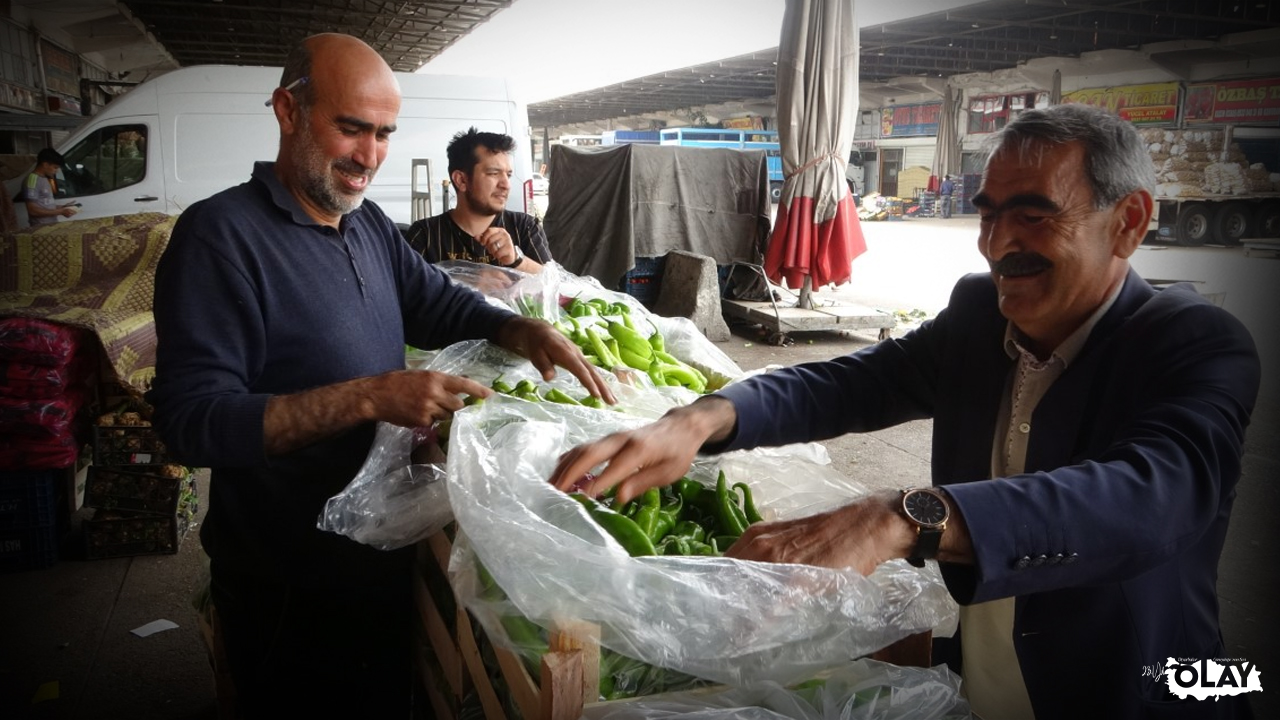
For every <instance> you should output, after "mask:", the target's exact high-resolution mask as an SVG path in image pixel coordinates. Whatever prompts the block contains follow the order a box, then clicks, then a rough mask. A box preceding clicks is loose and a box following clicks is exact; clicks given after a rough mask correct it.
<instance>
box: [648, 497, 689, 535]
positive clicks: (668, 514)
mask: <svg viewBox="0 0 1280 720" xmlns="http://www.w3.org/2000/svg"><path fill="white" fill-rule="evenodd" d="M682 509H684V500H682V499H681V498H680V496H679V495H676V494H674V493H670V494H664V495H661V504H660V505H659V506H658V524H657V527H656V528H655V529H654V531H653V533H654V534H653V539H654V541H655V542H656V541H657V540H661V539H662V538H664V537H666V535H667V534H668V533H670V532H671V531H672V530H673V529H675V526H676V523H678V522H680V511H681V510H682Z"/></svg>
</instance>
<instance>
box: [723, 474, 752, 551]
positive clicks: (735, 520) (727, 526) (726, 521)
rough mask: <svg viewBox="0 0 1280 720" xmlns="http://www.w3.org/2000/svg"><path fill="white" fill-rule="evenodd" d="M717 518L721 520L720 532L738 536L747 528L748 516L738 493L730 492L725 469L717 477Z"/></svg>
mask: <svg viewBox="0 0 1280 720" xmlns="http://www.w3.org/2000/svg"><path fill="white" fill-rule="evenodd" d="M716 519H718V520H719V521H720V534H722V535H730V536H733V537H738V536H740V535H742V533H743V532H745V531H746V529H747V516H746V515H744V514H743V512H742V508H741V507H739V506H738V494H737V493H736V492H735V493H730V492H729V483H728V481H726V480H725V477H724V471H723V470H721V471H720V476H719V477H718V478H717V479H716Z"/></svg>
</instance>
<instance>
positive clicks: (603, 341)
mask: <svg viewBox="0 0 1280 720" xmlns="http://www.w3.org/2000/svg"><path fill="white" fill-rule="evenodd" d="M565 311H566V313H567V314H568V320H567V321H561V322H557V323H555V326H556V328H557V329H559V330H560V332H562V333H564V334H565V336H566V337H568V338H569V339H570V340H573V342H574V343H576V344H577V345H578V347H579V348H581V349H582V353H583V354H584V355H586V356H587V359H588V360H590V361H591V362H593V363H595V364H596V365H597V366H599V367H602V368H604V369H606V370H612V369H614V368H616V367H623V366H625V367H629V368H632V369H634V370H640V371H642V372H644V373H646V374H647V375H648V376H649V379H650V380H652V381H653V384H654V385H657V386H659V387H663V386H674V385H679V386H683V387H686V388H689V389H690V390H692V391H694V392H696V393H703V392H706V391H707V378H706V376H705V375H703V374H702V372H701V371H700V370H698V369H697V368H695V367H693V366H691V365H689V364H688V363H686V362H684V361H683V360H680V359H679V358H677V357H675V356H674V355H672V354H670V353H668V352H667V351H666V341H665V340H664V338H663V337H662V333H660V332H658V331H656V330H655V331H654V332H653V333H652V334H650V335H648V336H647V337H646V336H645V335H644V334H643V333H642V332H640V331H639V330H638V329H637V328H636V324H635V322H634V321H633V320H632V319H631V309H630V308H629V307H628V306H627V305H625V304H623V303H608V302H606V301H604V300H603V299H600V298H595V299H592V300H585V301H584V300H580V299H579V298H573V299H572V300H570V301H569V304H568V306H566V308H565ZM588 316H610V317H614V316H616V317H620V318H622V322H618V321H617V320H609V321H607V322H605V324H604V325H603V326H601V325H600V324H599V323H597V322H595V321H591V322H581V321H579V318H583V317H588Z"/></svg>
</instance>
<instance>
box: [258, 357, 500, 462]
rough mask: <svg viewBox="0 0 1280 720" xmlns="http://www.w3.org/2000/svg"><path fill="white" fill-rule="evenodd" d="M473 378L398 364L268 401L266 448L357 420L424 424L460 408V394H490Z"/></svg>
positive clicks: (293, 444) (287, 445) (290, 445)
mask: <svg viewBox="0 0 1280 720" xmlns="http://www.w3.org/2000/svg"><path fill="white" fill-rule="evenodd" d="M492 394H493V391H492V390H490V389H489V388H487V387H485V386H484V385H481V384H480V383H478V382H475V381H474V380H468V379H467V378H464V377H458V376H456V375H446V374H444V373H438V372H431V371H427V370H397V371H395V372H389V373H383V374H382V375H376V376H374V377H367V378H359V379H357V380H349V381H347V382H343V383H336V384H334V385H326V386H324V387H319V388H315V389H313V390H307V391H305V392H300V393H295V394H292V395H275V396H273V397H272V398H271V399H270V400H268V401H267V409H266V414H265V416H264V417H263V436H264V445H265V447H264V450H265V451H266V453H267V454H268V455H279V454H283V453H287V452H291V451H293V450H297V449H298V448H301V447H305V446H307V445H310V444H311V443H314V442H316V441H318V440H322V439H324V438H326V437H330V436H332V435H334V434H336V433H339V432H341V431H343V430H346V429H348V428H352V427H355V426H356V425H359V424H360V423H364V422H374V421H383V422H389V423H392V424H393V425H399V426H401V427H410V428H412V427H427V426H430V425H431V424H433V423H434V422H436V421H437V420H444V419H446V418H448V417H450V416H451V415H452V414H453V413H454V412H456V411H458V410H461V409H462V406H463V404H464V403H463V396H465V395H475V396H479V397H489V396H490V395H492Z"/></svg>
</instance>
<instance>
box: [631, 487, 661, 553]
mask: <svg viewBox="0 0 1280 720" xmlns="http://www.w3.org/2000/svg"><path fill="white" fill-rule="evenodd" d="M635 505H636V514H635V515H634V516H633V518H632V519H633V520H635V522H636V525H639V526H640V529H641V530H643V531H644V534H645V535H647V536H648V538H649V540H650V541H651V542H657V541H658V540H659V539H660V538H659V536H658V523H659V514H660V513H661V510H662V496H661V494H660V493H659V492H658V488H649V489H648V490H645V491H644V493H642V494H641V495H640V497H639V498H637V500H636V503H635Z"/></svg>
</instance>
